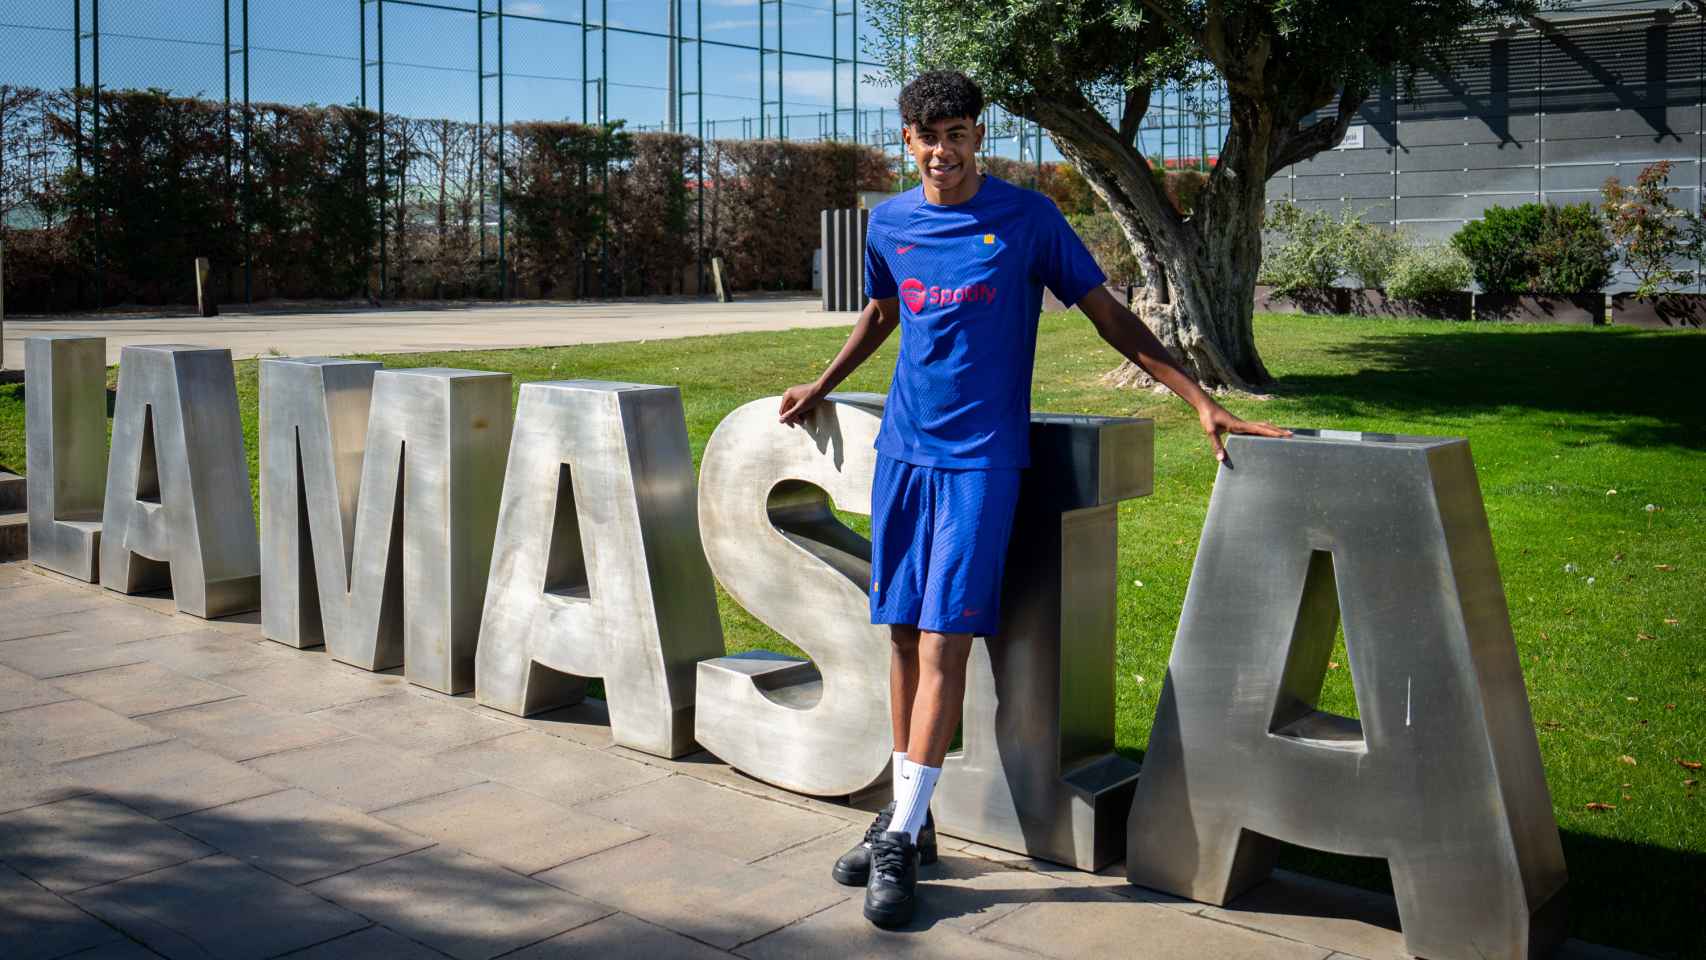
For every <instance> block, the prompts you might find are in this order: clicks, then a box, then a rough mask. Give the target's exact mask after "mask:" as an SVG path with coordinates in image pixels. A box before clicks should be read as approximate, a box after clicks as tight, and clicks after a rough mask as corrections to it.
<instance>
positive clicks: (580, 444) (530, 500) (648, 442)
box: [475, 380, 723, 757]
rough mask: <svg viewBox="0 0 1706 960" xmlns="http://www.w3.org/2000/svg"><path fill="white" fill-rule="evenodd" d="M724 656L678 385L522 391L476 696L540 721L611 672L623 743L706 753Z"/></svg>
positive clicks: (609, 698) (578, 383) (585, 383)
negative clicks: (706, 705) (703, 695)
mask: <svg viewBox="0 0 1706 960" xmlns="http://www.w3.org/2000/svg"><path fill="white" fill-rule="evenodd" d="M722 654H723V630H722V622H721V621H720V620H719V619H718V617H717V598H716V592H715V589H714V588H713V586H712V581H711V570H710V568H709V567H708V566H706V563H705V554H704V551H703V549H701V547H700V543H699V522H698V506H697V503H696V502H695V489H694V479H693V454H692V450H691V449H690V447H689V446H688V441H687V422H686V419H685V418H684V416H683V411H682V406H681V391H680V389H678V388H676V387H659V386H647V385H643V384H632V383H604V382H599V381H593V380H575V381H559V382H551V383H529V384H525V385H523V386H522V388H521V400H520V403H519V405H518V407H517V410H516V423H515V435H514V439H513V440H512V441H511V442H510V452H509V468H508V471H507V473H506V475H505V478H504V486H503V501H502V506H501V508H500V509H499V512H498V526H497V544H496V547H495V548H494V551H493V559H492V568H491V579H490V582H489V583H488V585H487V588H486V606H485V615H484V617H483V619H482V622H481V627H480V646H479V654H478V660H477V669H476V671H475V696H476V698H477V699H478V700H479V702H481V703H483V704H485V705H486V706H489V707H494V708H496V709H499V710H503V711H505V712H508V713H513V714H520V715H526V714H531V713H538V712H540V711H542V710H548V709H551V708H553V707H558V706H562V705H564V704H569V703H574V702H576V701H578V700H580V699H581V697H582V696H583V695H584V693H585V689H586V678H587V677H602V678H603V680H604V692H605V700H606V702H607V703H608V705H609V711H610V733H611V737H612V738H613V739H614V740H615V741H616V742H617V743H620V744H622V745H624V746H628V747H632V748H634V749H636V750H642V751H645V752H647V753H652V754H656V755H658V756H664V757H678V756H681V755H683V754H686V753H691V752H692V751H693V750H695V749H696V747H695V745H694V742H693V699H694V675H695V671H696V668H697V664H698V662H699V661H701V660H706V659H709V658H712V657H719V656H722Z"/></svg>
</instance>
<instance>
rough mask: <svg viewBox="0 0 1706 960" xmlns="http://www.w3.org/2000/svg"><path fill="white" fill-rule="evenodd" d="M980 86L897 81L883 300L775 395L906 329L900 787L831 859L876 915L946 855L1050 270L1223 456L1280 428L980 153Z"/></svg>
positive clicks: (894, 435)
mask: <svg viewBox="0 0 1706 960" xmlns="http://www.w3.org/2000/svg"><path fill="white" fill-rule="evenodd" d="M983 104H984V101H983V92H982V91H981V90H979V89H978V87H977V85H976V84H974V83H973V82H972V81H971V80H970V79H968V78H967V77H965V76H964V75H962V74H958V73H951V72H932V73H925V74H922V75H920V76H919V77H918V78H917V79H915V80H913V81H912V82H911V83H909V84H907V85H906V87H905V89H903V90H902V91H901V93H900V113H901V118H902V120H903V122H904V123H905V129H904V131H903V133H902V136H903V138H904V140H905V142H906V146H907V149H908V151H909V152H910V153H911V154H912V159H913V161H914V162H915V163H916V164H917V166H918V174H919V177H920V179H921V181H922V183H921V185H920V186H919V187H918V188H916V189H913V190H909V191H907V192H906V193H903V194H901V195H900V196H898V197H895V198H893V199H891V200H889V201H887V202H885V203H883V204H882V205H880V206H878V207H877V208H876V210H874V211H872V213H871V220H870V228H869V232H868V234H867V240H866V246H865V292H866V293H867V294H868V295H869V296H870V298H871V301H872V303H871V305H870V306H868V307H867V308H866V309H865V311H864V312H863V313H861V314H860V316H859V320H858V323H857V324H856V325H855V326H854V328H853V333H852V335H851V336H850V337H848V339H847V344H846V345H845V346H844V347H842V348H841V352H840V354H839V355H838V356H836V358H835V360H834V361H833V362H831V363H830V365H829V367H828V369H826V370H825V371H824V372H823V375H822V376H821V377H819V378H818V379H817V381H816V382H813V383H808V384H800V385H799V386H795V387H791V388H789V389H788V391H787V392H786V393H785V394H784V395H783V397H782V407H781V412H780V416H781V419H782V422H784V423H788V424H795V423H798V422H800V420H801V419H803V418H804V417H805V416H806V415H807V414H808V412H809V411H810V410H811V409H812V408H813V407H814V406H816V405H817V404H818V403H819V402H820V401H821V400H822V399H823V398H824V397H825V396H827V395H828V394H829V393H830V392H831V391H833V390H834V389H835V387H836V386H837V385H838V384H840V383H841V381H842V380H844V379H846V377H847V376H848V374H850V373H852V372H853V370H854V369H855V368H857V367H858V366H859V364H860V363H862V362H864V360H865V359H866V358H867V357H869V356H870V355H871V354H872V353H873V352H875V351H876V349H877V348H878V347H879V346H881V345H882V343H883V342H884V341H885V340H887V339H888V337H889V335H890V334H891V333H893V332H894V330H895V328H896V327H897V326H898V327H899V328H900V329H901V343H900V356H899V359H898V360H897V361H896V364H895V373H894V383H893V385H892V386H891V387H890V390H889V394H888V403H887V406H886V407H885V409H884V411H883V422H882V427H881V428H880V430H879V431H878V434H877V443H876V448H877V467H876V475H875V479H874V485H873V489H872V497H871V508H872V509H871V530H872V537H871V596H870V601H871V622H872V623H877V624H887V625H888V626H889V630H890V638H891V641H892V642H891V645H890V666H889V682H890V692H889V712H890V717H891V721H892V725H893V730H894V771H893V772H894V802H893V803H891V804H890V805H889V806H888V807H887V808H885V809H884V810H883V811H882V812H881V813H880V814H879V815H878V816H877V819H876V820H875V822H873V823H872V824H871V827H870V829H869V830H868V831H867V832H866V834H865V841H864V842H863V843H861V844H859V845H858V846H856V847H854V848H853V849H852V850H849V851H848V852H847V853H845V854H843V855H842V856H841V858H840V859H839V860H837V861H836V863H835V866H834V869H833V871H832V872H833V874H834V877H835V879H836V880H837V881H839V882H841V883H844V884H848V885H853V886H864V887H865V916H866V918H868V919H869V920H871V921H872V922H873V923H876V924H878V925H879V926H891V927H892V926H900V925H903V924H905V923H906V922H908V921H909V920H910V919H911V917H912V914H913V909H914V904H915V887H916V884H917V880H918V867H919V865H920V864H921V863H925V864H928V863H932V862H934V861H935V859H936V831H935V825H934V823H932V821H931V818H930V795H931V791H932V790H933V789H934V788H935V785H936V779H937V777H939V776H940V775H941V772H942V761H943V758H944V757H945V756H946V754H947V751H948V744H949V743H950V741H952V739H953V737H954V732H955V730H956V729H957V728H958V726H959V722H960V708H961V702H962V701H963V699H964V696H965V677H966V661H967V657H968V655H969V654H970V652H971V642H972V637H973V636H978V635H981V636H988V635H991V634H994V633H996V632H997V631H998V630H999V626H1000V607H1001V597H1000V588H1001V574H1002V566H1003V561H1004V559H1005V557H1006V553H1007V541H1008V535H1009V533H1010V532H1011V530H1012V526H1013V510H1014V504H1015V502H1016V501H1017V499H1018V496H1019V471H1021V470H1022V469H1024V468H1025V467H1026V466H1027V465H1028V455H1029V451H1028V449H1027V442H1028V438H1029V432H1030V398H1031V369H1032V364H1033V360H1034V357H1035V354H1036V343H1037V319H1038V316H1039V314H1040V312H1041V307H1042V295H1043V287H1045V286H1046V287H1048V288H1049V289H1050V290H1052V291H1053V292H1054V294H1055V296H1056V297H1058V298H1059V299H1060V301H1061V302H1062V303H1067V304H1074V305H1076V306H1077V307H1078V308H1079V309H1080V310H1082V311H1083V312H1084V313H1085V314H1086V315H1087V316H1089V318H1090V320H1091V322H1092V323H1094V324H1095V325H1096V330H1097V332H1098V333H1100V334H1101V335H1102V338H1103V339H1105V340H1106V341H1108V343H1109V344H1111V345H1112V346H1113V347H1114V349H1116V350H1118V351H1119V352H1120V353H1121V354H1123V355H1124V356H1126V357H1128V358H1130V359H1131V360H1133V361H1135V362H1136V363H1137V364H1138V365H1139V366H1141V367H1142V368H1143V369H1144V370H1145V371H1147V372H1148V373H1149V374H1150V375H1151V376H1153V377H1155V378H1156V379H1157V380H1159V381H1160V382H1162V383H1164V384H1166V385H1167V386H1168V387H1169V388H1170V389H1172V391H1173V392H1174V393H1176V394H1178V395H1179V396H1180V397H1181V398H1183V399H1184V400H1185V401H1186V402H1187V403H1189V404H1191V406H1193V407H1195V408H1196V411H1197V418H1198V420H1199V422H1200V423H1201V424H1202V428H1203V431H1204V432H1205V433H1206V434H1207V435H1208V439H1209V443H1210V445H1211V446H1212V447H1213V449H1214V454H1215V456H1216V458H1218V459H1222V460H1224V459H1225V448H1224V447H1223V446H1222V445H1221V439H1220V438H1221V434H1223V433H1227V432H1231V433H1251V434H1258V435H1261V436H1285V435H1286V432H1285V431H1283V430H1280V429H1277V428H1275V427H1273V426H1271V425H1269V424H1266V423H1246V422H1245V421H1243V420H1240V419H1238V418H1237V417H1235V416H1233V415H1232V414H1230V413H1228V412H1227V411H1226V410H1225V409H1223V408H1222V407H1221V406H1220V405H1219V404H1218V403H1216V402H1215V401H1214V400H1213V399H1212V398H1211V397H1209V396H1208V395H1207V394H1206V393H1204V392H1203V391H1202V389H1201V388H1200V387H1198V386H1197V384H1196V381H1195V380H1194V379H1192V378H1191V376H1190V375H1189V374H1186V373H1185V372H1184V371H1183V370H1181V369H1179V367H1178V366H1176V365H1175V364H1174V362H1173V360H1172V358H1171V357H1170V356H1169V354H1168V352H1167V349H1166V348H1165V347H1164V346H1163V345H1162V344H1161V342H1160V340H1158V339H1157V338H1156V337H1155V335H1154V334H1153V333H1151V332H1150V331H1149V329H1148V328H1147V327H1145V326H1144V325H1143V323H1142V322H1141V321H1139V320H1138V319H1137V318H1136V317H1135V316H1133V315H1132V314H1131V312H1130V311H1128V310H1127V309H1126V308H1125V307H1123V306H1122V305H1120V303H1119V302H1118V301H1116V300H1115V299H1114V298H1113V296H1112V295H1110V294H1109V293H1108V291H1107V288H1106V287H1104V286H1103V283H1104V281H1105V279H1106V278H1105V277H1104V276H1103V274H1102V271H1101V270H1100V269H1099V268H1098V267H1097V266H1096V262H1095V260H1094V259H1092V258H1091V256H1090V254H1089V252H1088V251H1087V250H1085V248H1084V244H1083V243H1082V242H1081V241H1080V240H1079V239H1078V237H1077V235H1076V234H1074V233H1073V232H1072V228H1071V227H1070V226H1068V225H1067V222H1066V218H1065V217H1063V216H1062V215H1061V213H1060V211H1059V209H1057V208H1056V207H1055V205H1054V204H1053V202H1051V201H1050V200H1049V199H1048V198H1047V197H1045V196H1043V195H1042V194H1039V193H1035V192H1032V191H1030V190H1024V189H1021V188H1019V187H1015V186H1013V185H1012V184H1009V183H1006V182H1005V181H1003V180H1000V179H999V178H996V177H992V176H988V175H985V174H982V173H979V172H978V169H977V151H978V148H979V146H980V145H981V144H982V141H983V136H984V128H983V125H982V124H981V123H979V122H978V117H979V116H980V115H981V114H982V113H983Z"/></svg>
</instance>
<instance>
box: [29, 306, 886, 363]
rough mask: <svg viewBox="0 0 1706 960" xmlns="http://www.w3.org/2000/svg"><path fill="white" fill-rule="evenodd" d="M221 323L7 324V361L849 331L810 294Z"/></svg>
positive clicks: (107, 320)
mask: <svg viewBox="0 0 1706 960" xmlns="http://www.w3.org/2000/svg"><path fill="white" fill-rule="evenodd" d="M236 309H237V308H236V307H235V305H226V306H225V308H224V310H223V312H222V313H221V315H220V316H218V317H189V316H158V315H155V316H112V315H106V316H101V317H87V316H64V317H54V318H45V317H44V318H30V319H28V320H20V319H17V318H8V319H7V321H6V330H5V336H6V355H7V356H10V357H21V356H23V355H24V353H23V351H24V347H23V343H22V340H23V339H24V338H26V337H30V336H34V335H36V334H41V333H74V334H87V335H91V336H101V337H106V339H107V354H108V360H107V363H108V364H114V363H117V362H118V357H119V353H120V352H121V351H122V350H123V349H124V347H125V346H127V345H134V344H145V343H197V344H203V345H205V346H210V347H225V348H227V349H229V350H230V351H231V353H232V356H234V357H237V358H238V359H244V358H249V357H259V356H265V355H267V354H268V353H271V352H274V351H289V352H291V353H292V354H293V355H295V356H304V357H305V356H341V355H344V354H350V353H366V352H370V351H373V350H375V349H379V348H381V347H383V349H384V350H385V352H386V353H418V352H422V351H439V350H490V349H499V348H505V347H543V346H557V345H562V344H574V343H607V342H612V341H621V340H648V339H668V338H673V337H683V336H702V335H708V334H721V333H739V332H746V331H754V330H785V329H790V328H794V327H846V326H850V325H852V323H853V319H854V315H853V314H851V313H824V312H823V311H822V309H820V301H819V300H818V299H817V298H816V297H812V296H809V295H793V296H765V295H762V294H759V295H748V296H743V298H742V299H740V300H737V301H735V302H733V303H715V302H711V301H701V300H690V299H686V298H680V299H669V300H643V301H642V300H630V301H571V302H548V301H545V302H541V301H528V302H520V303H505V304H493V303H478V304H427V305H400V306H394V307H383V308H380V309H377V310H370V309H356V310H349V309H344V310H313V309H306V310H295V311H291V312H272V313H246V312H245V313H239V312H235V310H236Z"/></svg>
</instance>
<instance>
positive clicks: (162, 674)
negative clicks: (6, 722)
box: [58, 663, 242, 717]
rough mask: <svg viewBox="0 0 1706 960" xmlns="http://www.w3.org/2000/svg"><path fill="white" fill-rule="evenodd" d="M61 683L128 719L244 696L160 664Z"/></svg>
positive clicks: (109, 670)
mask: <svg viewBox="0 0 1706 960" xmlns="http://www.w3.org/2000/svg"><path fill="white" fill-rule="evenodd" d="M58 683H59V686H60V687H61V688H62V689H63V690H65V691H66V692H67V693H70V694H72V695H74V696H77V697H81V698H82V699H84V700H88V701H90V702H91V703H98V704H100V705H101V706H103V707H106V708H107V709H108V710H111V711H113V712H114V713H120V714H123V715H125V716H127V717H137V716H140V715H142V714H145V713H159V712H160V711H162V710H171V709H173V708H175V707H188V706H193V705H195V704H198V703H211V702H212V701H215V700H229V699H230V698H232V697H237V696H241V695H242V694H239V693H238V692H237V691H235V690H233V689H231V688H230V687H225V686H220V685H219V684H216V683H209V682H207V681H206V680H198V679H196V678H195V677H190V676H185V675H184V674H181V673H179V672H177V671H176V670H170V669H167V668H166V667H162V666H160V665H159V664H157V663H131V664H126V665H124V666H121V667H108V668H106V669H104V670H91V671H89V672H87V673H78V674H73V675H71V676H68V677H60V678H59V681H58Z"/></svg>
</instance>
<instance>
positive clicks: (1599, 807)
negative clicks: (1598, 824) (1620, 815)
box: [1588, 800, 1617, 813]
mask: <svg viewBox="0 0 1706 960" xmlns="http://www.w3.org/2000/svg"><path fill="white" fill-rule="evenodd" d="M1588 809H1589V810H1592V811H1593V812H1595V813H1600V812H1602V811H1605V810H1616V809H1617V804H1615V803H1600V802H1599V801H1598V800H1595V801H1594V802H1592V803H1590V804H1588Z"/></svg>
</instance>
